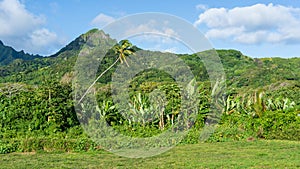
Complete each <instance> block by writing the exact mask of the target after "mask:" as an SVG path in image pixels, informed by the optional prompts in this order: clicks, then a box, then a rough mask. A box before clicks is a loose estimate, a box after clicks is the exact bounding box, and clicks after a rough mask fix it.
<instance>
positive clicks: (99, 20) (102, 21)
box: [91, 13, 115, 28]
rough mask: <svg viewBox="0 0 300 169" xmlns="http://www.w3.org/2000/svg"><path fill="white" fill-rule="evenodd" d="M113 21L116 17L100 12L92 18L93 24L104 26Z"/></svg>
mask: <svg viewBox="0 0 300 169" xmlns="http://www.w3.org/2000/svg"><path fill="white" fill-rule="evenodd" d="M113 21H115V18H113V17H111V16H108V15H105V14H103V13H100V14H99V15H97V16H96V17H95V18H94V19H93V20H92V22H91V25H93V26H97V27H99V28H102V27H103V26H105V25H107V24H109V23H112V22H113Z"/></svg>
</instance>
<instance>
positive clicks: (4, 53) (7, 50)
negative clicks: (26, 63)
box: [0, 40, 42, 66]
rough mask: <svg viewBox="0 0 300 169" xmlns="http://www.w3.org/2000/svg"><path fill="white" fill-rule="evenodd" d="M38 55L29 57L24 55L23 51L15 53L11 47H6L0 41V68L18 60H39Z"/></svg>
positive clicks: (26, 54)
mask: <svg viewBox="0 0 300 169" xmlns="http://www.w3.org/2000/svg"><path fill="white" fill-rule="evenodd" d="M41 57H42V56H40V55H31V54H28V53H25V52H24V51H23V50H21V51H19V52H18V51H16V50H15V49H13V48H12V47H9V46H6V45H4V44H3V42H2V41H1V40H0V66H3V65H8V64H10V63H12V62H13V61H14V60H16V59H20V60H33V59H35V58H41Z"/></svg>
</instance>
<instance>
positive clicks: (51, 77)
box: [0, 29, 300, 91]
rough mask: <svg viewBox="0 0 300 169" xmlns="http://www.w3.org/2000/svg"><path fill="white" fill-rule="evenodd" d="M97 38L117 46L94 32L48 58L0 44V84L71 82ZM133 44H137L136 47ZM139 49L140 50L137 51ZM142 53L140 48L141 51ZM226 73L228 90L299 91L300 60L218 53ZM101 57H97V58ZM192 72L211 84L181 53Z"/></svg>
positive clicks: (108, 59)
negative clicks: (89, 43)
mask: <svg viewBox="0 0 300 169" xmlns="http://www.w3.org/2000/svg"><path fill="white" fill-rule="evenodd" d="M95 34H96V35H97V37H96V38H95V41H93V43H97V44H96V45H95V46H96V47H97V48H101V45H102V44H103V43H105V42H107V41H106V40H107V39H109V42H110V43H116V40H114V39H111V38H110V37H109V35H108V34H105V32H103V31H101V30H98V29H93V30H90V31H88V32H87V33H85V34H82V35H80V36H79V37H78V38H76V39H74V40H73V41H72V42H70V43H69V44H68V45H66V46H65V47H64V48H62V49H61V50H59V51H58V52H57V53H56V54H54V55H52V56H49V57H41V56H38V55H35V56H34V55H29V54H25V53H24V52H22V51H21V52H16V51H15V50H14V49H13V48H11V47H7V46H4V45H3V43H2V42H0V77H1V78H0V83H6V82H12V83H14V82H22V83H26V84H35V85H39V84H41V83H42V82H43V81H56V82H57V81H61V80H63V79H71V78H72V74H73V73H74V72H73V71H74V70H73V67H74V65H75V62H76V60H77V56H78V54H79V52H80V51H81V49H82V48H83V46H84V44H86V43H87V40H88V39H89V38H90V37H91V36H94V35H95ZM133 45H134V44H133ZM137 49H138V48H137ZM139 50H141V49H139ZM217 53H218V54H219V57H220V59H221V62H222V64H223V67H224V71H225V73H226V76H227V77H226V79H227V84H228V87H230V88H232V89H237V90H244V91H248V90H250V89H258V88H264V89H280V88H283V87H289V88H293V87H295V88H297V91H298V88H300V86H299V84H300V58H290V59H283V58H259V59H258V58H251V57H248V56H245V55H243V54H242V53H241V52H240V51H237V50H217ZM95 57H98V56H95ZM116 57H117V56H116V55H115V54H114V52H113V51H109V52H108V53H107V54H106V56H105V57H104V59H103V60H102V61H101V66H100V67H99V69H98V73H99V74H100V73H101V72H103V71H104V70H105V69H106V68H108V67H109V66H110V65H111V64H112V63H113V62H114V61H115V59H116ZM178 57H180V58H181V59H182V60H183V61H184V62H185V63H186V64H187V65H188V66H189V67H190V69H191V71H192V72H193V74H194V75H195V76H196V77H198V80H199V81H208V80H209V76H208V74H207V72H206V69H205V66H204V64H203V62H202V61H201V60H200V58H198V57H197V56H196V55H195V54H178ZM115 68H116V66H115V67H113V68H112V69H111V70H110V71H109V72H107V73H106V74H105V75H104V76H103V77H101V79H99V82H101V83H104V84H105V83H108V82H110V80H111V74H112V73H113V72H114V70H115ZM161 75H163V74H161V73H159V72H155V71H154V72H145V74H144V75H141V76H140V78H137V79H136V81H137V84H140V83H142V82H143V81H145V80H149V79H151V80H157V79H155V78H158V77H159V78H158V79H165V78H167V77H166V76H165V75H163V76H161Z"/></svg>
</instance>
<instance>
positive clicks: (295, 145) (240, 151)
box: [0, 140, 300, 168]
mask: <svg viewBox="0 0 300 169" xmlns="http://www.w3.org/2000/svg"><path fill="white" fill-rule="evenodd" d="M299 159H300V142H296V141H294V142H293V141H263V140H259V141H252V142H223V143H201V144H194V145H180V146H177V147H175V148H174V149H172V150H170V151H168V152H166V153H163V154H161V155H159V156H154V157H149V158H139V159H130V158H125V157H119V156H116V155H114V154H111V153H109V152H105V151H98V152H95V151H94V152H78V153H77V152H76V153H73V152H72V153H65V152H32V153H11V154H5V155H0V168H300V160H299Z"/></svg>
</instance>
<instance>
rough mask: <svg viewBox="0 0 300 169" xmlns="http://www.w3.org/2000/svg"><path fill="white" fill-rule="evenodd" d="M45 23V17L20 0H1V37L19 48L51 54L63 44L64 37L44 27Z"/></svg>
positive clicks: (8, 43) (30, 51) (5, 41)
mask: <svg viewBox="0 0 300 169" xmlns="http://www.w3.org/2000/svg"><path fill="white" fill-rule="evenodd" d="M45 23H46V18H45V17H43V16H38V15H34V14H32V13H30V12H29V11H28V10H27V9H26V8H25V5H24V4H22V3H21V2H20V1H19V0H3V1H1V2H0V25H1V27H0V39H1V40H2V41H4V43H6V44H7V45H11V46H13V47H14V48H16V49H17V50H21V49H22V50H25V51H26V52H29V53H37V54H50V53H53V52H54V49H56V48H57V47H58V46H61V44H62V43H63V39H61V38H59V37H58V36H57V35H56V33H54V32H51V31H49V30H48V29H46V28H44V27H43V25H44V24H45ZM50 49H52V50H50Z"/></svg>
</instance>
